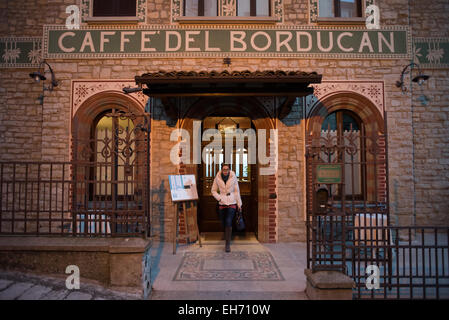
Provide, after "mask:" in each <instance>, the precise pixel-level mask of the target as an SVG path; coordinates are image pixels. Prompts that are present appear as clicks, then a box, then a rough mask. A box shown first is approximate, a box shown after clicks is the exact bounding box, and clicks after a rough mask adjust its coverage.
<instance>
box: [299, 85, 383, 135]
mask: <svg viewBox="0 0 449 320" xmlns="http://www.w3.org/2000/svg"><path fill="white" fill-rule="evenodd" d="M342 109H346V110H350V111H352V112H354V113H355V114H356V115H357V116H358V117H359V118H360V120H361V121H362V122H363V124H364V126H365V129H366V133H367V134H369V133H371V132H373V131H374V130H377V131H378V132H379V133H384V132H385V128H384V118H383V115H382V114H381V113H380V112H379V110H378V109H377V107H376V106H375V105H374V104H373V103H372V102H371V101H370V100H369V99H368V98H366V97H364V96H363V95H361V94H358V93H355V92H336V93H334V94H331V95H328V96H326V97H323V98H322V99H320V100H318V101H317V102H316V103H315V104H314V105H313V106H312V109H311V112H310V114H309V116H308V119H307V126H306V130H307V132H308V133H309V134H313V135H315V134H319V132H320V131H321V124H322V123H323V121H324V119H325V118H326V116H327V115H329V114H330V113H332V112H335V111H337V110H342Z"/></svg>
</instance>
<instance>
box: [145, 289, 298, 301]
mask: <svg viewBox="0 0 449 320" xmlns="http://www.w3.org/2000/svg"><path fill="white" fill-rule="evenodd" d="M149 300H307V296H306V294H305V292H291V291H290V292H288V291H276V292H274V291H272V292H254V291H253V292H245V291H230V290H228V291H179V290H178V291H170V290H153V291H152V293H151V295H150V297H149Z"/></svg>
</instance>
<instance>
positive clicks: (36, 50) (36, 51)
mask: <svg viewBox="0 0 449 320" xmlns="http://www.w3.org/2000/svg"><path fill="white" fill-rule="evenodd" d="M41 44H42V43H41V42H40V41H34V42H33V50H31V51H29V52H28V60H29V61H30V63H32V64H39V63H40V62H41V60H42V48H41Z"/></svg>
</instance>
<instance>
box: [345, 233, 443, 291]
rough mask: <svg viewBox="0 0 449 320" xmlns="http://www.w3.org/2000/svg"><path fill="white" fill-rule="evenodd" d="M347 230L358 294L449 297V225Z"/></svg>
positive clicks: (349, 266)
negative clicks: (349, 236) (362, 235)
mask: <svg viewBox="0 0 449 320" xmlns="http://www.w3.org/2000/svg"><path fill="white" fill-rule="evenodd" d="M348 232H349V233H352V235H354V237H353V239H351V240H349V241H347V244H346V248H347V255H346V259H345V264H346V266H347V274H348V275H349V276H350V277H351V278H352V279H353V280H354V281H355V283H356V288H355V289H354V298H356V299H364V298H369V299H449V249H448V241H449V227H418V226H413V227H412V226H408V227H396V226H389V227H387V226H349V227H348ZM357 234H359V235H361V234H364V235H365V237H360V236H357ZM361 238H364V239H361ZM369 266H371V267H369ZM368 267H369V269H368V270H367V268H368ZM376 282H377V283H378V285H375V286H373V285H374V284H375V283H376ZM367 283H368V285H367Z"/></svg>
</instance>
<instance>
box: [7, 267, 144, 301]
mask: <svg viewBox="0 0 449 320" xmlns="http://www.w3.org/2000/svg"><path fill="white" fill-rule="evenodd" d="M136 299H141V297H140V295H139V294H137V293H128V292H121V291H115V290H111V289H107V288H105V287H102V286H100V285H96V284H91V283H89V284H86V283H83V281H82V279H81V284H80V289H79V290H68V289H67V288H66V286H65V278H53V277H48V276H41V275H33V274H25V273H20V272H11V271H0V300H136Z"/></svg>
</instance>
